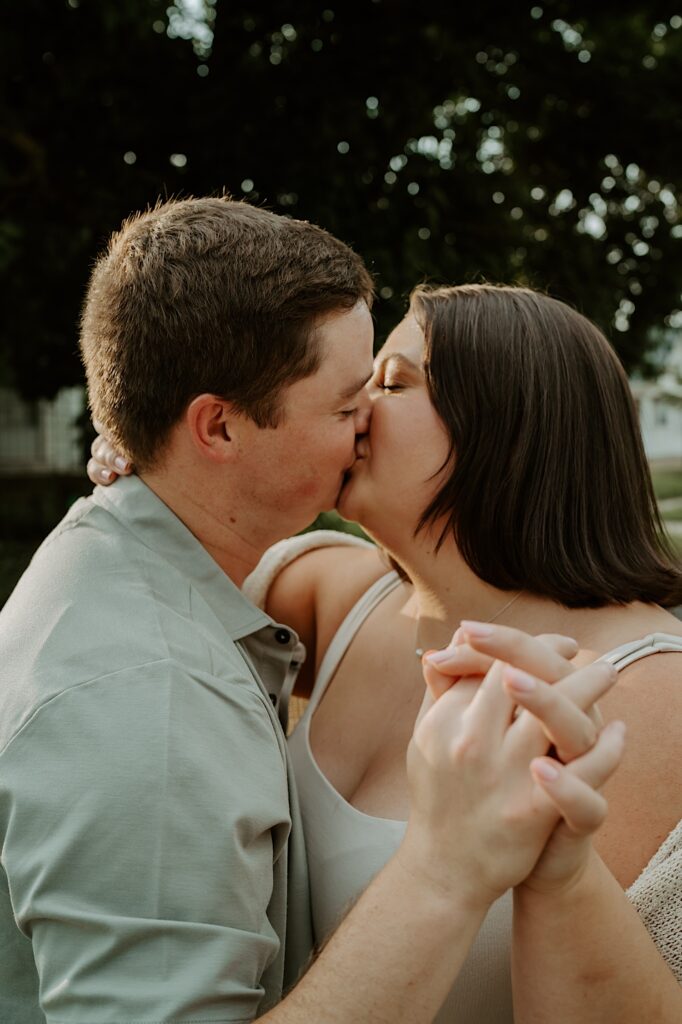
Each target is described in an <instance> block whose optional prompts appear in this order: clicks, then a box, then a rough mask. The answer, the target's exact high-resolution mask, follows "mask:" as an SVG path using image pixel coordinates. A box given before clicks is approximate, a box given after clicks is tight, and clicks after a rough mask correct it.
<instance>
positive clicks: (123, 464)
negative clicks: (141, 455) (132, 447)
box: [114, 455, 128, 473]
mask: <svg viewBox="0 0 682 1024" xmlns="http://www.w3.org/2000/svg"><path fill="white" fill-rule="evenodd" d="M114 465H115V466H116V469H120V471H121V472H122V473H125V471H126V469H127V468H128V462H127V460H126V459H124V458H123V456H122V455H117V456H116V458H115V459H114Z"/></svg>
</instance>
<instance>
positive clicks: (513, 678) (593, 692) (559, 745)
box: [504, 662, 617, 762]
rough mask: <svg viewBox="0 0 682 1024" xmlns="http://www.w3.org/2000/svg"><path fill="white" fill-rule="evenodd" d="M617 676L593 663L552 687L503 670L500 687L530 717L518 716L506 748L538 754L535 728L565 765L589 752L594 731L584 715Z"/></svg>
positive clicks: (525, 675)
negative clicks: (553, 747)
mask: <svg viewBox="0 0 682 1024" xmlns="http://www.w3.org/2000/svg"><path fill="white" fill-rule="evenodd" d="M616 679H617V673H616V672H615V670H614V669H612V667H611V666H610V665H607V664H606V663H605V662H599V663H593V664H591V665H588V666H586V667H585V668H582V669H580V670H577V671H576V672H575V673H574V674H573V675H571V676H568V677H567V678H566V679H564V680H561V681H560V682H558V683H555V684H549V683H545V682H543V681H542V680H541V679H536V678H535V677H534V676H531V675H529V674H528V673H526V672H521V671H520V670H519V669H516V668H513V667H512V666H507V667H506V668H505V671H504V683H505V686H506V687H507V690H508V692H509V693H510V695H511V696H512V697H513V699H514V700H515V701H516V703H517V704H518V705H520V706H521V707H523V708H524V709H525V710H526V711H528V712H530V715H532V716H534V717H533V718H531V717H530V715H521V716H520V717H519V718H518V719H517V720H516V721H515V722H514V725H513V727H512V729H511V730H510V736H509V745H510V746H512V747H514V748H515V749H516V750H518V751H519V752H521V751H524V753H525V756H528V755H529V752H530V750H532V751H533V754H538V753H542V752H543V749H542V747H541V746H539V745H537V746H536V744H541V743H542V740H541V738H540V735H539V729H538V726H540V727H541V729H542V731H543V732H544V735H545V737H547V738H548V739H549V740H550V741H551V742H552V743H553V744H554V746H555V747H556V749H557V754H558V756H559V758H560V759H561V760H562V761H564V762H566V761H572V760H573V759H574V758H575V757H579V756H580V755H581V754H584V753H585V752H586V751H587V750H590V748H591V747H592V746H594V743H595V741H596V739H597V734H598V731H599V729H598V727H597V725H596V724H595V722H594V721H593V719H592V717H591V716H590V715H589V714H588V713H587V712H588V709H590V708H591V706H592V705H593V704H594V702H595V701H596V700H597V698H598V697H601V696H603V694H604V693H606V692H607V691H608V690H609V689H610V688H611V687H612V686H613V684H614V682H615V681H616Z"/></svg>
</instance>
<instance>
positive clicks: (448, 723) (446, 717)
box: [414, 679, 480, 755]
mask: <svg viewBox="0 0 682 1024" xmlns="http://www.w3.org/2000/svg"><path fill="white" fill-rule="evenodd" d="M479 685H480V680H479V679H477V680H476V681H475V682H472V681H467V680H462V681H461V682H459V683H458V684H457V686H451V687H450V688H449V689H448V690H447V691H446V692H445V693H443V694H442V696H441V697H440V698H439V699H438V700H434V698H433V696H432V694H431V693H430V691H427V694H426V696H425V697H424V700H423V702H422V706H421V708H420V711H419V715H418V716H417V721H416V723H415V727H414V739H415V740H416V743H417V746H418V747H419V748H420V749H421V750H422V751H424V750H425V749H426V748H429V749H430V750H431V751H432V752H434V751H435V752H438V751H439V752H440V754H441V755H442V754H445V753H447V752H448V751H449V750H450V748H451V745H452V741H453V737H455V736H456V735H457V734H458V733H459V732H460V727H461V722H462V716H463V714H464V712H465V711H466V709H467V708H468V707H469V705H470V704H471V702H472V699H473V697H474V696H475V694H476V691H477V690H478V688H479Z"/></svg>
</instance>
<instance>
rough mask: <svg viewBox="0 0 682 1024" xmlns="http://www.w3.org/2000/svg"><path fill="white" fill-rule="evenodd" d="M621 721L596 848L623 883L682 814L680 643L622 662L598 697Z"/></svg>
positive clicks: (606, 711)
mask: <svg viewBox="0 0 682 1024" xmlns="http://www.w3.org/2000/svg"><path fill="white" fill-rule="evenodd" d="M600 705H601V707H602V710H603V712H604V716H605V717H606V718H607V719H614V718H619V719H622V720H623V721H624V722H625V723H626V726H627V737H626V751H625V757H624V759H623V763H622V765H621V767H620V768H619V770H618V771H617V772H616V773H615V775H614V776H613V778H612V779H611V780H610V782H609V784H608V785H607V787H606V796H607V798H608V800H609V807H610V811H609V816H608V818H607V821H606V824H605V826H604V829H603V833H602V835H601V843H599V844H598V845H601V847H602V854H603V856H604V859H605V860H606V862H607V863H608V864H609V866H610V867H611V870H612V871H613V873H614V874H615V875H616V877H617V878H618V879H619V881H620V882H621V884H623V885H629V884H631V883H632V882H633V881H634V879H635V878H636V877H637V876H638V874H639V873H640V872H641V871H642V869H643V868H644V867H645V865H646V864H647V863H648V862H649V860H650V859H651V857H652V856H653V854H654V853H655V852H656V850H657V849H658V847H659V846H660V844H661V842H662V841H663V840H664V839H665V837H666V836H668V835H670V834H671V833H672V832H673V831H674V830H675V828H676V827H677V825H678V823H679V821H680V819H681V818H682V758H680V756H679V737H680V727H681V726H682V651H679V652H672V651H670V652H665V651H660V652H659V653H655V654H654V653H651V654H649V655H648V656H646V657H642V658H640V659H639V660H637V661H635V662H634V663H633V664H630V665H629V666H627V668H625V669H623V670H622V672H621V673H620V677H619V679H618V682H617V684H616V686H614V687H613V690H612V691H611V692H610V693H609V694H608V695H607V697H606V698H605V699H604V700H603V701H600Z"/></svg>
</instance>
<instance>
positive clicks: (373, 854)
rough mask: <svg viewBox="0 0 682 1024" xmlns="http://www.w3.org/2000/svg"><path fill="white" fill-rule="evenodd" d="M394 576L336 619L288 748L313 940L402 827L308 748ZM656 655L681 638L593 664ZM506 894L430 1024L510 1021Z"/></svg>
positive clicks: (644, 643)
mask: <svg viewBox="0 0 682 1024" xmlns="http://www.w3.org/2000/svg"><path fill="white" fill-rule="evenodd" d="M400 582H401V581H400V578H399V576H398V574H397V573H395V572H391V573H388V574H387V575H385V576H382V577H381V579H379V580H377V581H376V583H374V584H373V585H372V586H371V587H370V588H369V590H367V591H366V592H365V594H363V596H362V597H361V598H360V600H359V601H358V602H357V604H355V605H354V607H353V608H351V610H350V612H349V613H348V615H347V616H346V618H345V619H344V621H343V622H342V624H341V626H340V627H339V629H338V631H337V633H336V635H335V636H334V638H333V640H332V642H331V644H330V645H329V648H328V649H327V652H326V654H325V656H324V658H323V660H322V664H321V665H320V670H319V672H318V674H317V679H316V680H315V686H314V689H313V694H312V697H311V699H310V702H309V704H308V707H307V708H306V711H305V714H304V715H303V717H302V718H301V720H300V722H299V724H298V726H297V727H296V729H295V730H294V732H293V734H292V735H291V736H290V737H289V749H290V752H291V759H292V762H293V766H294V772H295V774H296V783H297V789H298V793H299V798H300V804H301V812H302V817H303V828H304V832H305V840H306V849H307V853H308V867H309V874H310V887H311V895H312V907H313V923H314V928H315V937H316V940H317V941H318V942H320V941H322V940H323V939H324V938H325V937H326V936H327V935H329V934H330V933H331V932H332V931H333V930H334V928H335V927H336V926H337V925H338V923H339V921H340V920H341V918H342V917H343V915H344V914H345V913H346V911H347V910H348V909H349V907H350V906H351V904H352V903H353V902H354V901H355V900H356V899H357V897H358V896H359V895H360V893H361V892H362V891H363V890H364V889H365V888H366V887H367V885H368V884H369V882H370V881H371V880H372V878H373V877H374V875H376V874H377V872H378V871H379V870H380V869H381V868H382V867H383V866H384V864H385V863H386V862H387V861H388V860H389V859H390V857H392V856H393V854H394V853H395V851H396V850H397V848H398V846H399V845H400V842H401V840H402V838H403V836H404V834H405V829H406V822H404V821H395V820H392V819H389V818H375V817H373V816H372V815H369V814H365V813H364V812H363V811H359V810H358V809H357V808H356V807H353V806H352V804H350V803H348V801H347V800H345V799H344V798H343V797H342V796H341V794H340V793H338V792H337V791H336V790H335V789H334V787H333V786H332V784H331V783H330V782H329V780H328V779H327V777H326V776H325V775H324V774H323V773H322V771H321V770H320V768H319V767H318V765H317V762H316V761H315V759H314V757H313V755H312V751H311V748H310V721H311V718H312V716H313V714H314V713H315V708H316V707H317V705H318V704H319V703H320V700H321V699H322V696H323V695H324V692H325V690H326V689H327V686H328V685H329V683H330V681H331V679H332V677H333V675H334V673H335V671H336V668H337V666H338V664H339V662H340V661H341V658H342V657H343V655H344V654H345V652H346V650H347V648H348V646H349V645H350V643H351V641H352V639H353V637H354V636H355V634H356V633H357V631H358V629H359V628H360V626H361V625H362V623H363V622H364V621H365V619H366V618H367V616H368V615H369V614H370V613H371V612H372V611H373V610H374V608H376V606H377V605H378V604H379V603H380V602H381V601H382V600H383V599H384V598H385V597H386V596H387V595H388V594H389V593H390V592H391V591H392V590H394V589H395V588H396V587H397V586H399V584H400ZM663 651H679V652H682V637H679V636H673V635H668V634H666V633H655V634H652V635H650V636H646V637H644V638H643V639H641V640H634V641H632V642H631V643H627V644H623V645H621V646H620V647H617V648H615V649H614V650H613V651H609V652H608V654H605V655H603V656H602V658H601V659H600V660H604V661H610V662H611V664H613V665H614V666H615V667H616V668H617V669H618V670H619V671H620V669H623V668H625V667H626V666H627V665H630V664H632V662H633V661H637V660H638V659H639V658H644V657H646V656H647V655H649V654H656V653H658V652H663ZM511 930H512V894H511V892H508V893H506V894H505V895H504V896H502V897H501V898H500V899H499V900H497V901H496V902H495V903H494V904H493V905H492V907H491V908H490V910H489V912H488V914H487V916H486V918H485V921H484V922H483V925H482V927H481V929H480V931H479V933H478V935H477V937H476V939H475V941H474V943H473V945H472V947H471V949H470V951H469V955H468V956H467V958H466V960H465V962H464V964H463V965H462V968H461V970H460V972H459V975H458V977H457V980H456V981H455V984H454V986H453V988H452V990H451V992H450V994H449V995H448V998H447V999H446V1001H445V1003H444V1005H443V1007H442V1009H441V1011H440V1013H439V1014H438V1016H437V1017H436V1019H435V1022H434V1024H455V1022H457V1024H513V1020H514V1017H513V1011H512V995H511V968H510V950H511Z"/></svg>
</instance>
